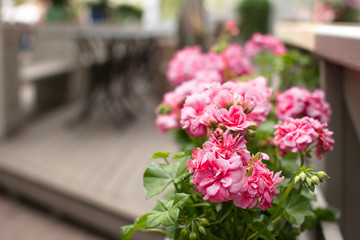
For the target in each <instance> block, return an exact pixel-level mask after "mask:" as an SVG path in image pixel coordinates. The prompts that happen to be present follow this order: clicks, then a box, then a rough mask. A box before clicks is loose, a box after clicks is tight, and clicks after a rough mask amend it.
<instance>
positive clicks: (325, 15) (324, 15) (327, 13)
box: [312, 0, 336, 22]
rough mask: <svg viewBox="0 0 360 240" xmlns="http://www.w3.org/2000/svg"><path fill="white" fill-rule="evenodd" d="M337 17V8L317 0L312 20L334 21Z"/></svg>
mask: <svg viewBox="0 0 360 240" xmlns="http://www.w3.org/2000/svg"><path fill="white" fill-rule="evenodd" d="M335 18H336V10H335V9H334V8H333V7H332V6H330V5H328V4H326V3H324V2H323V1H319V0H317V1H316V2H315V4H314V6H313V12H312V20H313V21H315V22H332V21H333V20H334V19H335Z"/></svg>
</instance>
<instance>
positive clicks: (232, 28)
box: [225, 20, 239, 36]
mask: <svg viewBox="0 0 360 240" xmlns="http://www.w3.org/2000/svg"><path fill="white" fill-rule="evenodd" d="M225 30H226V31H228V32H229V33H230V34H231V35H234V36H235V35H238V34H239V29H238V28H237V25H236V22H235V21H234V20H229V21H227V22H226V23H225Z"/></svg>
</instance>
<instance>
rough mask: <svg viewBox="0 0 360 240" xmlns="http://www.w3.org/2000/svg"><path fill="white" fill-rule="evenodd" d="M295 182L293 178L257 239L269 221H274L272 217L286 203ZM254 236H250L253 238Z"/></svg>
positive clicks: (256, 236) (256, 237) (258, 234)
mask: <svg viewBox="0 0 360 240" xmlns="http://www.w3.org/2000/svg"><path fill="white" fill-rule="evenodd" d="M294 184H295V178H293V179H292V181H291V182H290V184H289V186H288V187H287V188H286V190H285V193H284V195H283V196H282V198H281V200H280V202H279V204H278V205H277V207H276V209H275V211H274V212H273V213H272V214H271V216H270V217H269V219H268V220H267V221H266V223H265V224H264V227H263V228H262V229H261V230H260V231H259V232H258V233H257V234H256V235H255V240H256V239H258V238H259V237H260V235H261V233H262V232H263V231H264V230H265V229H266V228H267V226H268V225H269V223H270V222H271V221H272V219H273V218H274V217H275V216H276V214H277V213H278V212H279V211H280V209H281V207H282V205H283V204H284V202H285V201H286V199H287V197H288V196H289V194H290V192H291V190H292V189H293V187H294ZM251 238H252V236H251V237H250V238H249V239H251Z"/></svg>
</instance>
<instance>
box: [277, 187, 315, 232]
mask: <svg viewBox="0 0 360 240" xmlns="http://www.w3.org/2000/svg"><path fill="white" fill-rule="evenodd" d="M283 208H284V216H285V218H286V220H288V221H289V222H290V223H292V224H295V225H301V224H302V223H303V222H304V219H305V217H306V216H313V215H314V214H313V212H312V211H311V210H310V208H311V207H310V203H309V201H308V200H307V199H306V198H305V197H303V196H302V195H301V194H300V193H298V192H297V191H291V193H290V194H289V196H288V199H287V200H286V201H285V203H284V205H283Z"/></svg>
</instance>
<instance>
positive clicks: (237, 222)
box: [121, 22, 334, 240]
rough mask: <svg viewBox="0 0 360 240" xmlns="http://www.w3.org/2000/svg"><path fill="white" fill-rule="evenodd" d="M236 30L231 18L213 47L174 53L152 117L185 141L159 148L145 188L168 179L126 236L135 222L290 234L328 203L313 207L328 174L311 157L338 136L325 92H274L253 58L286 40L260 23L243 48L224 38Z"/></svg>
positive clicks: (235, 233) (209, 232)
mask: <svg viewBox="0 0 360 240" xmlns="http://www.w3.org/2000/svg"><path fill="white" fill-rule="evenodd" d="M237 32H238V31H237V29H236V27H235V25H234V24H233V23H231V22H230V23H228V24H227V25H226V28H225V32H224V35H223V37H222V38H221V39H220V41H219V43H218V44H217V45H215V46H214V47H213V48H212V50H211V51H209V52H207V53H202V52H201V51H200V48H198V47H186V48H184V49H182V50H180V51H178V52H177V53H176V54H175V55H174V58H173V59H172V60H171V61H170V63H169V70H168V72H167V78H168V80H169V82H170V83H171V84H173V85H174V86H175V89H174V90H173V91H171V92H168V93H166V94H165V95H164V98H163V102H162V104H161V105H160V106H159V107H158V109H157V113H158V116H157V119H156V124H157V126H158V130H159V131H161V132H166V131H169V130H172V131H176V132H177V136H178V138H181V139H182V140H183V141H182V143H183V144H182V150H183V151H182V152H181V153H178V154H175V155H173V157H172V160H171V161H170V160H169V159H168V158H169V155H170V153H169V152H158V153H155V154H154V155H153V156H152V158H153V159H163V161H164V162H163V163H159V162H153V163H152V164H151V165H150V167H149V168H148V169H147V170H146V171H145V173H144V186H145V188H146V189H147V190H148V193H147V194H146V198H151V197H153V196H155V195H158V194H160V193H162V192H164V191H165V189H167V188H168V186H169V185H173V186H174V189H172V190H170V191H168V192H167V193H166V194H165V196H164V199H163V200H159V201H158V202H157V204H156V206H155V208H154V209H153V211H151V212H150V213H147V214H145V215H143V216H141V217H139V218H138V219H136V220H135V222H134V224H132V225H128V226H124V227H122V234H121V235H122V239H124V240H126V239H130V238H131V236H132V234H133V233H134V232H135V231H136V230H140V231H157V232H162V233H164V234H166V235H168V236H170V237H171V238H173V239H191V240H193V239H214V240H216V239H259V238H261V239H275V238H276V239H295V237H296V236H297V235H298V234H299V233H300V232H301V231H303V230H305V229H313V228H314V227H315V225H316V220H317V219H321V218H322V216H324V214H323V213H324V211H325V212H328V213H329V214H331V213H332V212H331V211H330V210H324V209H321V211H320V210H319V209H312V208H311V205H310V201H312V200H315V199H316V195H315V194H314V193H313V192H314V189H315V186H316V185H318V184H319V183H320V182H323V181H324V180H325V179H326V178H327V175H326V173H325V172H323V171H320V172H317V171H315V170H314V169H313V168H312V167H311V166H309V165H308V161H307V160H308V158H309V157H310V156H311V154H312V153H315V154H316V156H317V157H318V158H321V157H322V156H323V155H324V154H325V153H326V152H328V151H330V150H331V149H332V148H333V144H334V140H333V138H332V134H333V133H332V132H331V131H330V130H328V128H327V121H329V118H330V114H331V110H330V107H329V104H328V103H327V102H326V100H325V95H324V92H323V91H322V90H320V89H316V90H315V91H314V92H310V91H308V90H307V89H305V88H299V87H292V88H290V89H289V90H286V91H284V92H282V93H280V92H279V93H277V94H273V89H272V88H270V87H268V86H267V79H266V78H264V77H262V76H255V75H253V76H251V74H252V73H253V69H254V68H255V67H253V64H252V58H253V57H254V56H255V55H259V54H260V55H261V54H269V53H271V54H273V55H275V56H281V55H284V54H285V53H286V49H285V46H284V45H283V44H282V43H281V42H280V41H279V40H278V39H276V38H275V37H273V36H271V35H262V34H259V33H257V34H255V35H254V36H253V37H252V38H251V39H250V40H249V41H248V42H247V43H246V44H245V47H244V48H242V47H241V46H240V45H238V44H234V43H231V44H229V43H228V41H229V38H230V36H232V35H234V34H237ZM274 103H276V107H275V108H274V107H273V105H274ZM276 121H278V123H276ZM319 212H321V213H322V214H319ZM160 227H161V228H160Z"/></svg>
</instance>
